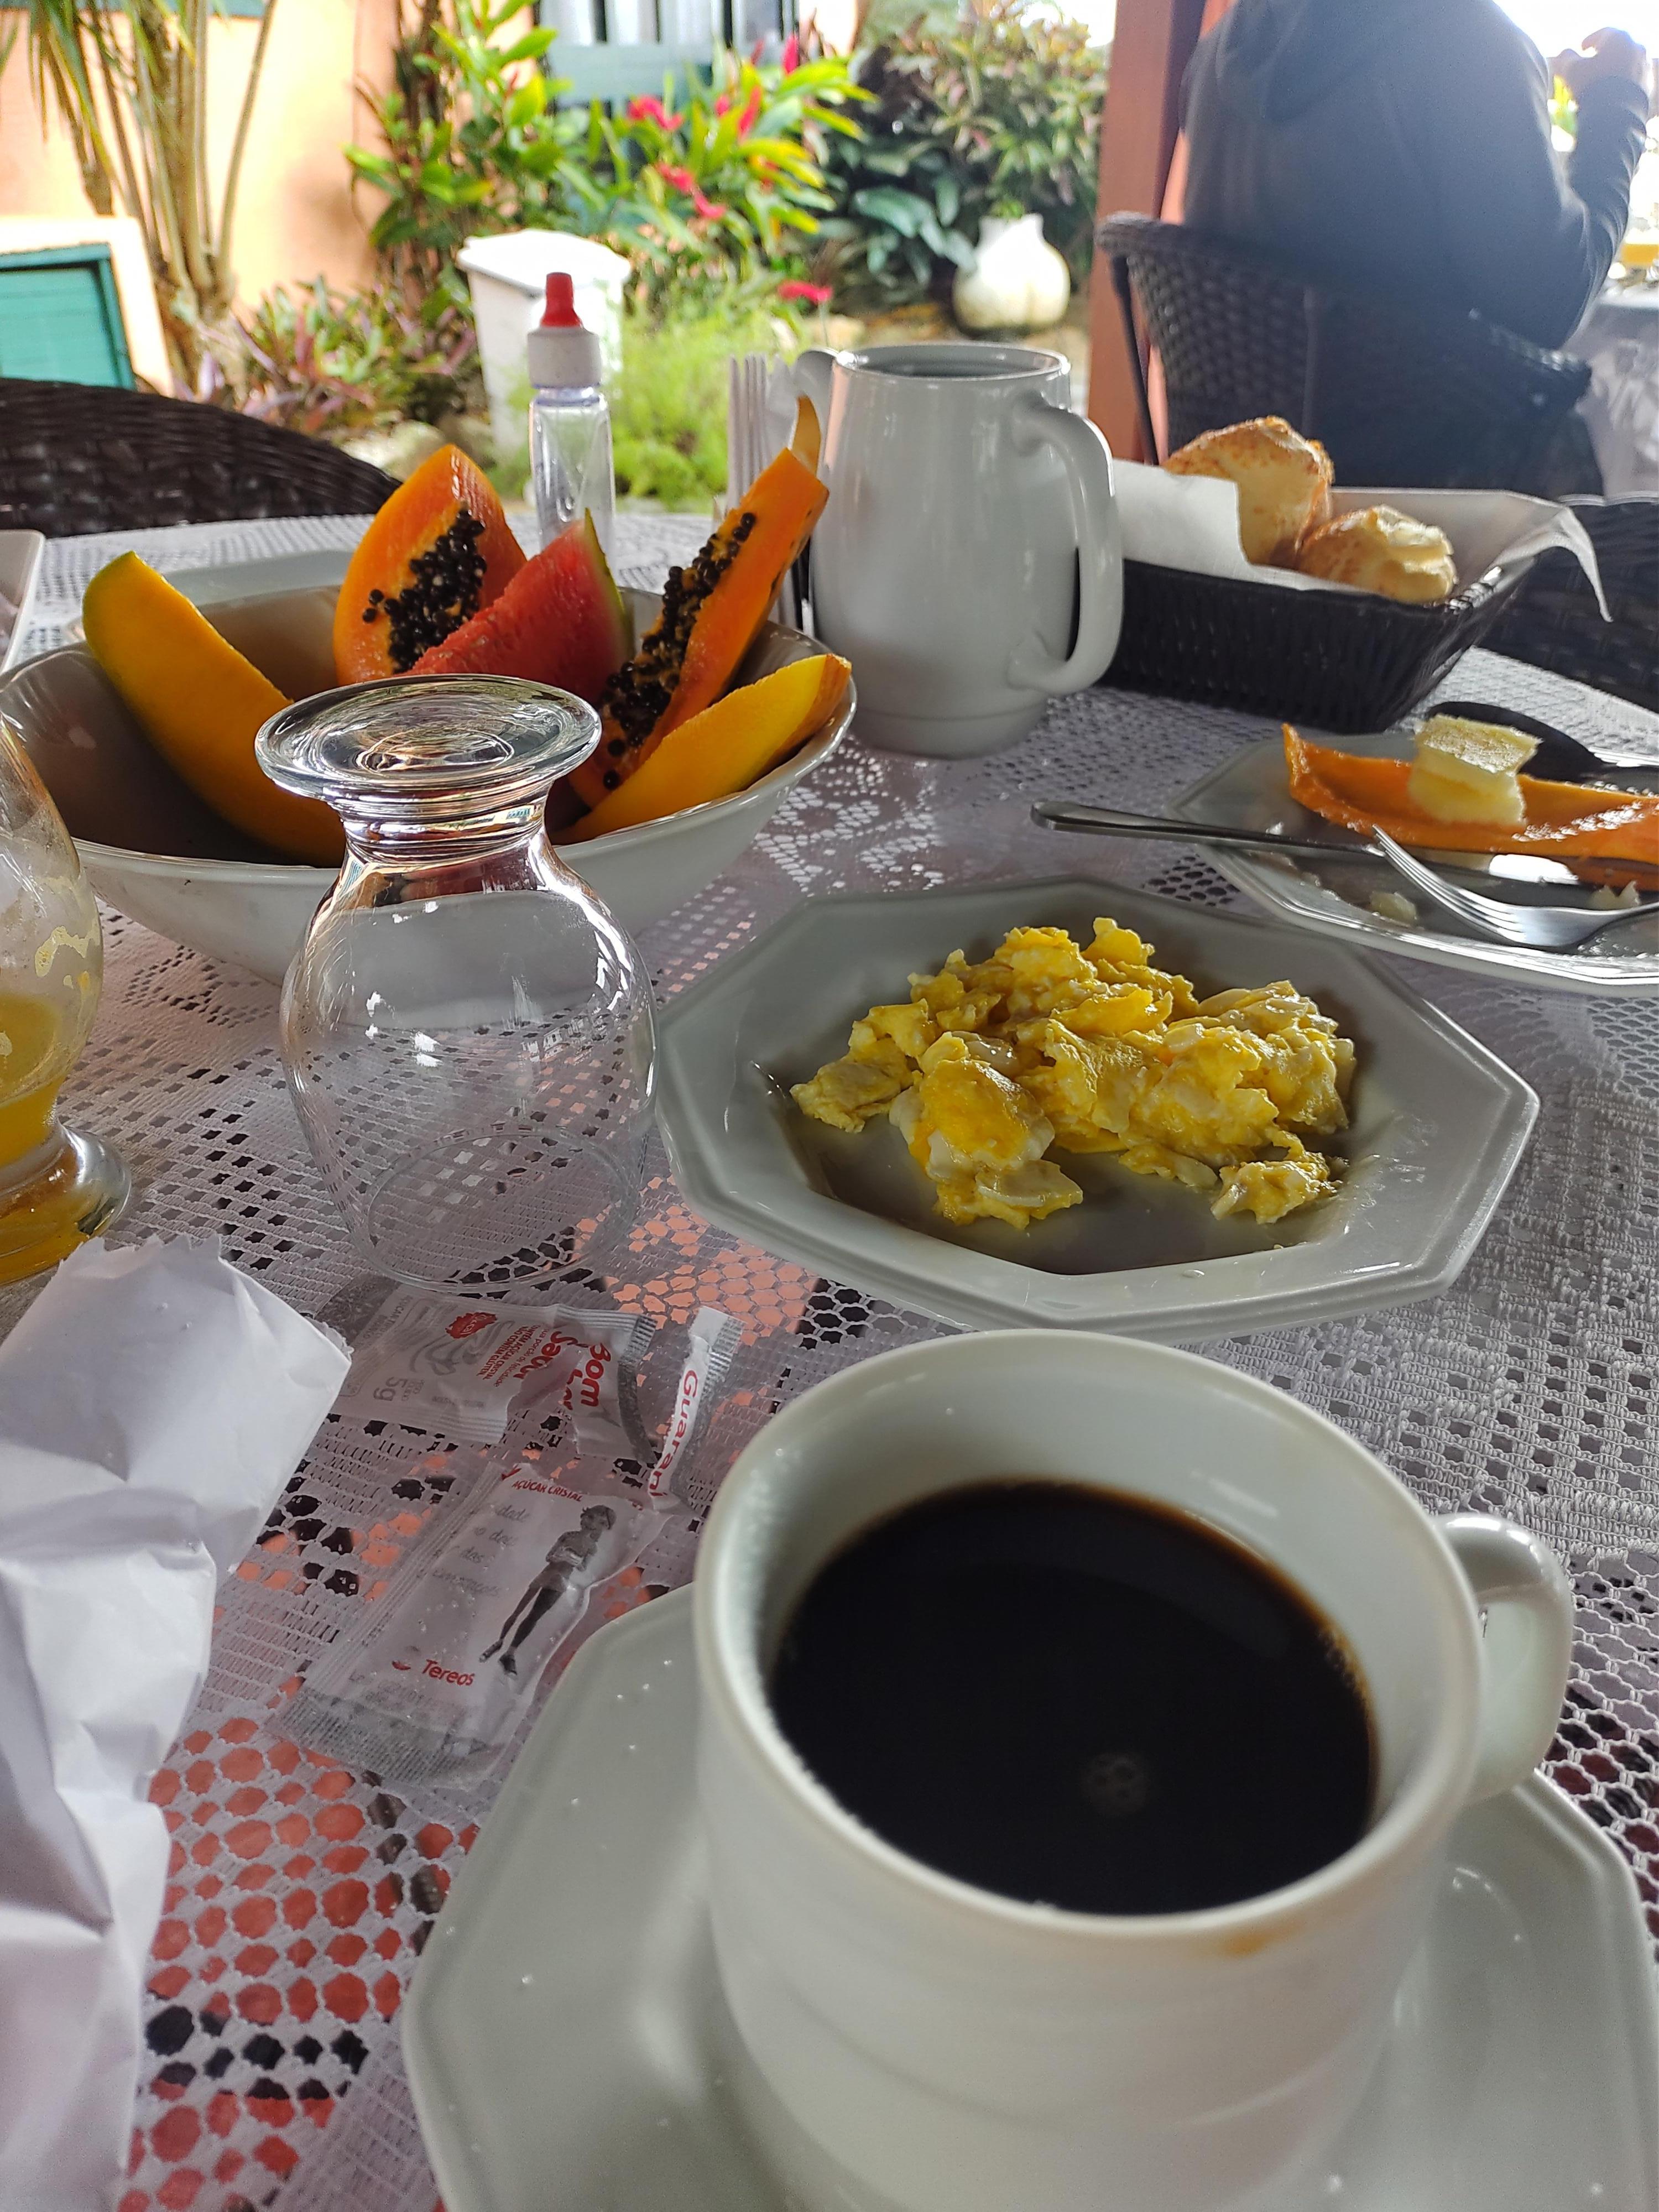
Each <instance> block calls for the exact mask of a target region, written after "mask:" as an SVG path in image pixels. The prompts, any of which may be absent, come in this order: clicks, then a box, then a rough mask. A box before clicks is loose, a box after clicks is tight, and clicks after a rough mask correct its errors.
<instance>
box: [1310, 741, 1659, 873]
mask: <svg viewBox="0 0 1659 2212" xmlns="http://www.w3.org/2000/svg"><path fill="white" fill-rule="evenodd" d="M1284 730H1285V768H1286V770H1287V771H1288V774H1289V777H1290V786H1291V797H1292V798H1293V799H1297V800H1299V801H1300V803H1301V804H1302V805H1304V806H1306V807H1308V808H1310V810H1311V811H1312V812H1314V813H1315V814H1322V815H1323V816H1324V817H1325V819H1326V821H1328V822H1340V823H1341V824H1342V826H1343V827H1344V828H1345V829H1357V830H1358V831H1360V832H1361V833H1362V834H1363V833H1364V832H1366V831H1369V830H1371V829H1383V830H1386V831H1387V832H1388V834H1389V836H1390V837H1393V838H1394V839H1395V840H1396V841H1397V842H1399V843H1400V844H1401V845H1413V846H1416V845H1421V846H1426V847H1428V848H1431V849H1438V850H1441V851H1445V852H1455V853H1532V854H1537V855H1538V856H1539V857H1540V858H1541V859H1543V860H1563V861H1568V862H1571V861H1574V860H1594V861H1615V862H1617V861H1627V862H1631V863H1633V864H1634V866H1636V867H1637V868H1638V869H1641V870H1643V871H1647V870H1652V869H1659V793H1641V792H1634V791H1595V790H1593V789H1591V788H1590V787H1588V786H1586V785H1582V784H1576V783H1547V782H1545V781H1542V779H1541V778H1540V777H1538V776H1532V775H1522V776H1521V777H1519V778H1518V779H1517V781H1519V783H1520V786H1521V796H1522V799H1523V800H1524V801H1525V802H1526V810H1527V811H1526V815H1525V817H1524V819H1523V820H1522V821H1521V822H1520V823H1497V822H1442V821H1440V820H1438V819H1437V817H1435V816H1433V815H1431V814H1425V812H1424V811H1423V809H1422V808H1421V807H1420V806H1419V805H1417V804H1416V802H1415V801H1414V800H1413V799H1412V797H1411V794H1410V793H1409V791H1408V790H1407V780H1408V779H1409V777H1410V775H1411V763H1410V762H1409V761H1402V760H1384V759H1381V758H1376V757H1372V756H1370V755H1369V754H1363V753H1345V752H1338V751H1335V750H1331V749H1330V748H1328V747H1327V746H1324V745H1310V744H1309V743H1308V741H1307V739H1306V738H1303V737H1301V736H1299V735H1298V733H1297V732H1296V731H1295V730H1293V729H1292V728H1291V726H1290V724H1289V723H1288V722H1286V723H1285V726H1284Z"/></svg>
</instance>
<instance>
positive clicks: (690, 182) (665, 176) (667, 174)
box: [656, 161, 697, 192]
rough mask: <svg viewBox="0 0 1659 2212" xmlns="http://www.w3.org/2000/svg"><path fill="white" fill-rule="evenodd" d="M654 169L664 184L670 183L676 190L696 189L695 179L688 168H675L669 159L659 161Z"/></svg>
mask: <svg viewBox="0 0 1659 2212" xmlns="http://www.w3.org/2000/svg"><path fill="white" fill-rule="evenodd" d="M656 169H657V174H658V175H659V177H660V178H661V179H662V180H663V182H664V184H665V185H672V186H673V187H674V190H675V191H677V192H695V191H696V189H697V180H696V178H695V177H694V176H693V175H692V173H691V172H690V169H679V168H676V167H674V165H673V164H672V163H671V162H670V161H659V162H658V163H657V165H656Z"/></svg>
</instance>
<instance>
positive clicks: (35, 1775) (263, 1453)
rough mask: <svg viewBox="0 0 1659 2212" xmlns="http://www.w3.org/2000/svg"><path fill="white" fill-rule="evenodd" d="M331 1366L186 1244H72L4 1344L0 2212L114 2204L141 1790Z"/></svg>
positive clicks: (78, 2210) (321, 1346)
mask: <svg viewBox="0 0 1659 2212" xmlns="http://www.w3.org/2000/svg"><path fill="white" fill-rule="evenodd" d="M349 1364H350V1362H349V1355H348V1353H347V1352H346V1351H345V1349H344V1347H343V1346H342V1345H341V1344H340V1342H339V1340H337V1338H333V1337H331V1336H329V1335H327V1334H325V1333H324V1332H323V1331H322V1330H320V1329H319V1328H314V1327H313V1324H312V1323H311V1322H307V1321H305V1320H303V1319H302V1318H301V1316H299V1315H298V1314H296V1313H295V1312H294V1311H293V1310H291V1309H290V1308H289V1307H288V1306H286V1305H284V1304H283V1302H282V1300H281V1299H280V1298H278V1297H276V1296H275V1295H274V1294H273V1293H272V1292H271V1291H268V1290H266V1289H265V1288H264V1286H263V1285H260V1284H258V1283H257V1282H255V1281H253V1280H252V1279H250V1278H249V1277H247V1276H246V1275H243V1274H240V1273H238V1272H237V1270H236V1269H235V1268H234V1267H230V1266H228V1264H227V1263H226V1262H225V1261H223V1260H222V1259H220V1258H219V1257H218V1255H217V1254H216V1252H215V1251H214V1250H213V1249H212V1248H211V1247H210V1246H206V1245H202V1244H192V1243H188V1242H185V1241H184V1240H179V1241H176V1242H173V1243H166V1244H162V1243H149V1244H146V1245H142V1246H138V1247H136V1248H130V1249H123V1250H120V1251H112V1250H109V1249H106V1248H105V1247H104V1246H103V1245H102V1244H88V1245H86V1246H84V1247H82V1249H81V1250H80V1251H78V1252H77V1253H76V1254H75V1255H74V1256H73V1257H72V1258H70V1259H69V1260H67V1261H64V1265H63V1266H62V1267H60V1268H59V1269H58V1273H57V1275H56V1277H55V1278H54V1279H53V1280H52V1282H51V1283H50V1284H48V1285H47V1286H46V1289H45V1290H44V1291H42V1292H41V1293H40V1297H38V1298H37V1299H36V1301H35V1303H34V1304H33V1307H32V1308H31V1309H30V1310H29V1311H28V1313H27V1315H26V1316H24V1318H23V1319H22V1320H21V1322H19V1323H18V1324H17V1327H16V1328H15V1330H14V1331H13V1332H12V1334H11V1336H10V1338H9V1340H7V1342H6V1343H5V1344H4V1345H3V1346H0V2206H3V2207H4V2208H5V2212H94V2208H96V2207H100V2206H104V2205H107V2204H109V2203H112V2201H113V2198H114V2193H115V2191H116V2189H117V2186H118V2179H119V2176H120V2174H121V2172H122V2171H123V2169H124V2167H125V2158H126V2149H127V2136H128V2130H129V2129H130V2127H131V2119H132V2102H133V2093H134V2090H135V2087H136V2086H137V2069H138V2063H139V2058H140V2056H141V2051H142V2047H143V2046H142V2038H141V2034H140V2019H139V2011H140V2003H141V1998H142V1990H143V1974H144V1969H145V1965H146V1962H147V1960H148V1958H149V1947H150V1943H151V1941H152V1939H153V1937H154V1935H155V1925H156V1922H157V1920H158V1919H159V1917H160V1916H161V1897H162V1889H163V1885H164V1881H165V1878H166V1873H167V1829H166V1826H165V1824H164V1823H163V1820H162V1818H161V1813H160V1811H159V1810H158V1808H155V1806H153V1805H151V1804H150V1803H149V1798H148V1794H147V1793H148V1790H149V1783H150V1778H151V1777H152V1775H153V1774H154V1773H155V1770H156V1768H157V1767H158V1766H159V1765H161V1761H162V1759H163V1758H164V1757H165V1756H166V1753H167V1747H168V1746H169V1745H170V1744H171V1743H172V1742H173V1739H174V1737H175V1736H176V1735H177V1734H178V1732H179V1728H180V1726H181V1724H182V1723H183V1721H184V1719H185V1715H186V1713H187V1712H188V1711H190V1708H191V1705H192V1704H193V1703H194V1702H195V1699H196V1694H197V1691H198V1690H199V1688H200V1687H201V1683H202V1679H203V1676H204V1674H205V1672H206V1668H207V1659H208V1642H209V1637H210V1631H211V1627H212V1620H213V1599H214V1591H215V1589H216V1585H217V1583H218V1582H219V1580H220V1578H221V1577H222V1576H223V1575H224V1574H226V1573H227V1572H228V1571H229V1570H230V1569H231V1568H232V1567H233V1566H234V1565H235V1564H236V1562H237V1561H238V1560H239V1559H240V1558H241V1557H242V1555H243V1553H245V1552H246V1550H247V1548H248V1546H249V1545H250V1544H251V1543H252V1541H253V1538H254V1537H255V1535H256V1534H258V1530H259V1528H260V1527H261V1525H262V1524H263V1522H264V1517H265V1516H266V1515H267V1514H268V1513H269V1511H270V1507H271V1505H272V1504H273V1503H274V1501H275V1498H276V1492H277V1491H278V1489H279V1487H280V1486H281V1484H282V1483H283V1480H284V1479H285V1478H286V1477H287V1476H288V1475H289V1474H291V1473H292V1472H293V1470H294V1467H295V1462H297V1460H298V1459H299V1457H300V1455H301V1453H302V1452H303V1451H304V1449H305V1448H306V1446H307V1443H309V1442H310V1440H311V1438H312V1437H313V1434H314V1433H315V1431H316V1429H317V1426H318V1424H319V1422H320V1421H321V1419H322V1418H323V1416H324V1414H325V1413H326V1412H327V1411H328V1408H329V1407H330V1406H331V1404H332V1403H333V1401H334V1397H335V1395H336V1393H337V1391H338V1389H339V1387H340V1384H341V1383H342V1382H343V1380H344V1377H345V1374H346V1370H347V1368H348V1366H349Z"/></svg>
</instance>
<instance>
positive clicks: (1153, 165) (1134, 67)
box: [1089, 0, 1218, 460]
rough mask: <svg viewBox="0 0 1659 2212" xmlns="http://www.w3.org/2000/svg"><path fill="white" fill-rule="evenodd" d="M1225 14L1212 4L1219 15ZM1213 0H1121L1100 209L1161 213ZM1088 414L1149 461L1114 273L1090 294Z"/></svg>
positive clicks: (1120, 445)
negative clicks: (1184, 85) (1184, 83)
mask: <svg viewBox="0 0 1659 2212" xmlns="http://www.w3.org/2000/svg"><path fill="white" fill-rule="evenodd" d="M1217 12H1218V10H1217V9H1215V8H1214V7H1213V6H1212V8H1211V9H1210V13H1211V15H1214V14H1216V13H1217ZM1205 16H1206V6H1205V0H1119V4H1118V11H1117V30H1116V33H1115V37H1114V39H1113V41H1112V73H1111V76H1110V79H1109V82H1108V84H1107V88H1106V110H1105V112H1104V114H1103V116H1102V118H1101V128H1100V213H1101V216H1102V217H1103V218H1104V217H1105V216H1109V215H1124V214H1132V215H1157V214H1158V213H1159V212H1160V211H1161V210H1162V209H1163V205H1164V185H1165V184H1166V183H1167V182H1168V180H1169V175H1170V157H1171V155H1173V153H1174V151H1175V143H1176V132H1177V131H1178V130H1179V129H1180V124H1181V80H1182V76H1183V75H1184V74H1185V72H1186V68H1187V64H1188V61H1190V60H1191V58H1192V53H1193V49H1194V46H1196V45H1197V44H1198V41H1199V39H1200V35H1201V33H1202V30H1203V27H1204V22H1205ZM1089 322H1090V367H1089V413H1090V415H1091V417H1092V419H1093V420H1094V421H1095V422H1098V423H1099V425H1100V427H1101V428H1102V429H1103V431H1104V432H1105V433H1106V439H1107V442H1108V444H1109V446H1110V447H1111V448H1112V451H1113V452H1114V453H1121V454H1122V455H1123V456H1124V458H1125V459H1129V460H1139V459H1143V458H1144V456H1143V454H1142V452H1141V446H1142V440H1141V434H1140V426H1139V422H1138V421H1137V419H1136V410H1135V396H1134V382H1133V376H1132V375H1131V373H1130V368H1129V360H1128V356H1127V352H1126V350H1125V348H1124V343H1123V335H1122V327H1121V323H1120V320H1119V317H1118V305H1117V299H1116V296H1115V294H1114V292H1113V290H1112V282H1111V276H1110V272H1109V270H1106V269H1105V268H1104V267H1103V265H1102V264H1101V263H1100V261H1099V260H1098V258H1097V260H1096V264H1095V270H1094V275H1093V278H1092V281H1091V285H1090V289H1089Z"/></svg>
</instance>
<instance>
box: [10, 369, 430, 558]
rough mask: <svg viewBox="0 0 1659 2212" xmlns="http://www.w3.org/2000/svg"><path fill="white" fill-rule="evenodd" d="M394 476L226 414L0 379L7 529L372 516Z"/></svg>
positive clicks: (143, 397)
mask: <svg viewBox="0 0 1659 2212" xmlns="http://www.w3.org/2000/svg"><path fill="white" fill-rule="evenodd" d="M397 488H398V487H397V483H396V480H395V479H394V478H393V477H389V476H387V475H386V472H385V471H384V470H381V469H377V468H372V467H371V466H370V465H369V464H368V462H367V461H358V460H354V459H352V457H351V455H350V454H349V453H341V452H340V451H339V450H338V448H337V447H333V446H325V445H324V444H322V443H321V442H320V441H319V440H318V439H315V438H302V437H301V436H300V435H299V434H298V433H297V432H295V431H293V430H279V429H276V428H275V427H274V426H273V425H272V424H270V423H269V422H255V421H254V420H253V419H252V417H251V416H246V415H236V414H233V413H231V412H230V411H229V410H228V409H225V408H220V407H204V406H198V405H197V404H195V403H194V402H192V401H191V400H187V399H162V398H157V397H156V396H155V394H154V393H153V392H121V391H113V390H111V389H109V388H107V387H106V386H97V385H86V384H49V383H45V382H36V381H34V380H33V379H29V380H25V379H23V378H21V377H3V378H0V530H44V531H45V532H46V534H47V535H48V537H52V538H81V537H85V536H86V535H87V534H88V532H92V531H95V530H143V529H146V528H148V527H149V526H151V525H153V524H156V523H168V522H240V521H244V520H251V519H252V518H253V517H255V516H258V515H270V514H367V513H373V512H374V509H375V508H376V507H379V506H380V504H381V502H382V501H385V500H386V499H387V498H388V497H389V496H390V495H391V494H392V492H394V491H395V490H396V489H397Z"/></svg>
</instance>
